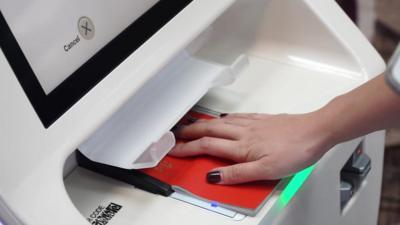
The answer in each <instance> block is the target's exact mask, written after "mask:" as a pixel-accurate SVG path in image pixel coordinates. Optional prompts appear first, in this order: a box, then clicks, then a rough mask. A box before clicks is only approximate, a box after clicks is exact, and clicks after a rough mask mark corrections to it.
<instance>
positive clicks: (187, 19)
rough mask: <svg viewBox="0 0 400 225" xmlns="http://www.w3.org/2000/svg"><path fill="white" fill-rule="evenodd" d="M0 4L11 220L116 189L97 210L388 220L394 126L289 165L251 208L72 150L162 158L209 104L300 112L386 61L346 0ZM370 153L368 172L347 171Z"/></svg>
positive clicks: (0, 132) (3, 169)
mask: <svg viewBox="0 0 400 225" xmlns="http://www.w3.org/2000/svg"><path fill="white" fill-rule="evenodd" d="M0 10H1V18H0V19H1V20H0V45H1V52H0V74H1V76H0V107H1V110H0V221H1V222H0V224H4V225H14V224H15V225H53V224H59V225H71V224H74V225H85V224H88V223H89V222H88V218H89V219H90V218H91V217H93V218H95V219H97V216H98V215H99V214H100V213H101V212H102V211H103V210H104V208H103V207H107V206H109V205H110V204H118V205H120V206H122V208H120V209H119V210H118V212H115V213H114V214H113V216H112V217H109V218H107V219H106V220H102V223H100V221H97V222H98V223H95V222H93V220H92V222H91V223H92V224H109V225H125V224H140V225H145V224H170V225H177V224H202V225H203V224H218V225H223V224H236V225H239V224H240V225H257V224H264V225H267V224H275V225H278V224H282V225H283V224H284V225H290V224H307V225H321V224H327V225H337V224H346V225H350V224H354V225H356V224H363V225H373V224H376V223H377V217H378V208H379V199H380V187H381V174H382V162H383V148H384V132H383V131H382V132H376V133H373V134H370V135H367V136H365V137H362V138H358V139H355V140H352V141H349V142H346V143H342V144H339V145H337V146H335V147H334V148H335V149H334V150H333V151H330V152H329V153H328V154H327V155H325V156H324V157H323V158H322V159H321V160H320V162H318V163H317V164H316V165H315V166H314V167H310V168H308V169H306V170H304V171H302V172H300V173H298V174H296V175H295V176H293V177H292V178H287V179H285V180H284V181H283V182H282V183H281V185H278V188H277V190H276V191H275V192H274V193H273V195H272V196H270V198H269V200H268V202H267V203H266V204H265V206H264V208H263V209H262V210H261V211H260V212H259V213H258V214H257V215H256V216H254V217H249V216H247V217H246V216H243V215H239V214H232V215H222V214H219V213H216V212H212V211H210V210H207V209H204V208H201V207H198V206H194V205H191V204H188V203H187V202H183V201H178V200H176V199H173V198H167V197H162V196H158V195H154V194H150V193H147V192H145V191H142V190H139V189H136V188H135V187H133V186H131V185H128V184H125V183H123V182H120V181H117V180H114V179H111V178H108V177H105V176H102V175H100V174H97V173H94V172H90V171H87V170H85V169H83V168H80V167H78V166H77V164H76V161H75V158H74V155H75V151H76V149H80V150H81V151H82V152H84V154H85V155H86V156H88V157H89V158H90V159H92V160H95V161H98V162H101V163H104V164H108V165H112V166H117V167H121V168H127V169H132V168H143V167H149V166H154V165H156V164H157V162H158V161H159V160H160V159H161V158H162V157H164V156H165V154H167V152H168V150H169V149H170V148H171V147H172V146H173V144H174V141H175V140H174V137H173V135H171V133H170V132H169V130H170V129H171V128H172V127H173V126H174V124H176V123H177V122H178V121H179V119H180V118H181V117H182V116H183V115H184V114H185V113H186V112H187V111H188V110H189V109H190V108H191V107H193V106H194V105H196V104H197V105H200V106H203V107H206V108H209V109H213V110H216V111H219V112H224V113H232V112H257V113H272V114H277V113H303V112H309V111H312V110H316V109H318V108H319V107H322V106H323V105H325V104H326V103H327V102H328V101H330V100H331V99H332V98H334V97H335V96H338V95H340V94H343V93H345V92H347V91H349V90H351V89H353V88H355V87H357V86H359V85H361V84H363V83H364V82H366V81H368V80H369V79H371V78H373V77H374V76H376V75H379V74H381V73H383V72H384V70H385V64H384V62H383V60H382V59H381V57H380V56H379V55H378V53H377V52H376V51H375V50H374V49H373V47H372V46H371V45H370V44H369V42H368V40H367V39H366V38H365V37H364V36H363V35H362V34H361V33H360V31H359V30H358V29H357V27H356V26H355V25H354V24H353V23H352V22H351V21H350V19H349V18H348V17H347V16H346V15H345V14H344V12H343V11H342V10H341V9H340V8H339V6H338V5H337V4H336V3H335V1H334V0H284V1H283V0H218V1H211V0H203V1H200V0H179V1H166V0H159V1H157V0H154V1H153V0H152V1H149V0H141V1H129V0H119V1H113V2H107V3H106V2H99V1H88V2H81V1H50V0H41V1H33V2H23V1H11V0H0ZM65 14H68V15H65ZM27 23H28V24H27ZM60 27H62V28H60ZM91 32H93V33H91ZM61 36H62V37H61ZM61 43H62V44H61ZM60 44H61V45H60ZM360 100H361V99H360ZM349 110H350V109H349ZM366 122H367V121H366ZM360 153H362V156H363V157H361V156H360ZM360 158H361V159H362V162H368V163H366V164H363V165H364V167H357V168H358V169H360V171H361V170H362V172H363V174H362V175H360V176H359V177H358V178H353V177H351V176H350V178H349V177H348V176H347V175H346V171H345V170H346V168H347V167H348V166H349V162H350V164H351V162H352V160H354V162H355V161H357V160H360ZM358 162H360V161H357V163H358ZM352 165H353V164H351V165H350V167H351V166H352ZM357 165H358V164H357ZM357 168H355V169H357ZM199 179H200V178H199ZM201 179H203V178H201ZM357 179H359V180H357ZM349 181H350V182H349ZM352 181H354V182H355V183H352ZM356 183H357V184H356Z"/></svg>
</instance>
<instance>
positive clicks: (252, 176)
mask: <svg viewBox="0 0 400 225" xmlns="http://www.w3.org/2000/svg"><path fill="white" fill-rule="evenodd" d="M263 168H265V167H264V166H263V165H262V164H261V162H260V161H253V162H246V163H240V164H236V165H232V166H227V167H221V168H216V169H214V170H212V171H211V172H209V173H208V174H207V181H208V182H209V183H215V184H239V183H246V182H251V181H258V180H263V179H265V178H266V174H265V172H266V171H263Z"/></svg>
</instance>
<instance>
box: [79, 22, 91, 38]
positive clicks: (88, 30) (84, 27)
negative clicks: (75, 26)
mask: <svg viewBox="0 0 400 225" xmlns="http://www.w3.org/2000/svg"><path fill="white" fill-rule="evenodd" d="M81 28H83V29H85V35H86V36H87V35H88V32H92V29H90V28H89V23H88V21H85V25H81Z"/></svg>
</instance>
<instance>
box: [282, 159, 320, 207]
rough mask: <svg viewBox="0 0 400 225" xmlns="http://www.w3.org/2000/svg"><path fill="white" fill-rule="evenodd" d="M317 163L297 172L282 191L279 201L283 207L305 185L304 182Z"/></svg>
mask: <svg viewBox="0 0 400 225" xmlns="http://www.w3.org/2000/svg"><path fill="white" fill-rule="evenodd" d="M314 168H315V165H313V166H310V167H308V168H306V169H304V170H302V171H300V172H298V173H296V174H295V175H294V176H293V178H292V179H291V180H290V182H289V183H288V184H287V185H286V188H285V189H284V190H283V191H282V193H281V196H280V198H279V203H280V206H281V207H285V206H286V205H287V204H288V203H289V202H290V200H292V198H293V196H294V195H295V194H296V193H297V192H298V191H299V189H300V188H301V187H302V186H303V184H304V182H305V181H306V180H307V178H308V177H309V176H310V174H311V172H312V171H313V170H314Z"/></svg>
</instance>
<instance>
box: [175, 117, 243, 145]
mask: <svg viewBox="0 0 400 225" xmlns="http://www.w3.org/2000/svg"><path fill="white" fill-rule="evenodd" d="M242 132H243V130H242V129H241V128H240V127H238V126H235V125H233V124H228V123H224V122H223V121H222V120H221V119H215V120H210V121H201V122H196V123H193V124H191V125H188V126H182V127H180V128H179V129H178V130H177V131H175V134H176V135H177V137H178V138H181V139H186V140H193V139H198V138H202V137H217V138H225V139H231V140H237V139H239V137H240V136H241V134H242Z"/></svg>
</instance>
